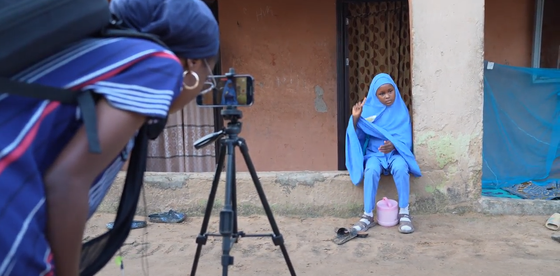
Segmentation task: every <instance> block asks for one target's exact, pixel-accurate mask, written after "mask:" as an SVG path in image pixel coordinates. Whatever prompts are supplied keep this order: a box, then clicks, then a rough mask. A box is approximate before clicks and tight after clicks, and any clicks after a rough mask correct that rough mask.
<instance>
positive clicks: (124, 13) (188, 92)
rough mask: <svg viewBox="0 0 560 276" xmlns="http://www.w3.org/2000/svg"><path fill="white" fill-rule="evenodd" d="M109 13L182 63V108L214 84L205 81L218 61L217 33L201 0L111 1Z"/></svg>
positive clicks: (218, 36) (215, 25)
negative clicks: (158, 43)
mask: <svg viewBox="0 0 560 276" xmlns="http://www.w3.org/2000/svg"><path fill="white" fill-rule="evenodd" d="M110 7H111V12H112V13H113V14H115V15H116V16H117V17H118V18H119V19H120V20H122V22H123V24H124V25H125V26H127V27H129V28H133V29H136V30H138V31H140V32H143V33H150V34H154V35H156V36H158V37H159V38H160V39H161V40H162V41H163V42H164V43H165V44H166V45H167V46H168V47H169V49H170V50H171V51H172V52H173V53H175V55H177V56H178V57H179V59H180V60H181V63H182V64H183V68H184V69H185V73H184V75H183V84H184V85H183V91H182V93H181V95H180V96H179V98H178V99H176V100H175V102H174V104H173V105H174V106H177V107H179V108H180V107H182V106H184V105H185V104H187V103H188V102H190V101H191V100H192V99H193V98H194V97H196V95H198V94H199V93H201V92H208V91H209V90H211V89H212V86H214V85H215V84H214V83H213V82H212V81H210V80H208V77H209V76H211V75H212V70H213V69H214V66H215V65H216V62H217V59H218V51H219V47H220V33H219V30H218V23H217V21H216V18H215V17H214V15H213V14H212V11H211V10H210V8H209V7H208V6H207V5H206V4H205V3H204V2H202V1H201V0H112V1H111V5H110Z"/></svg>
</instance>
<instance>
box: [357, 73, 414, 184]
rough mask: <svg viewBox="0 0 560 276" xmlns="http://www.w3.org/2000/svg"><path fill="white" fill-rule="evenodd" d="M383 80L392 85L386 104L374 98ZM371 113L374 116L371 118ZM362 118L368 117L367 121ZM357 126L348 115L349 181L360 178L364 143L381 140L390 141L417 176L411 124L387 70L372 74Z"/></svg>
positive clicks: (376, 143) (382, 157)
mask: <svg viewBox="0 0 560 276" xmlns="http://www.w3.org/2000/svg"><path fill="white" fill-rule="evenodd" d="M384 84H391V85H392V86H393V87H394V89H395V101H394V102H393V104H392V105H391V106H386V105H384V104H383V103H381V102H380V101H379V99H378V98H377V96H376V94H377V90H378V89H379V87H381V86H382V85H384ZM373 116H375V119H373ZM366 119H369V120H372V119H373V122H370V121H368V120H366ZM357 126H358V130H356V129H354V123H353V120H352V117H350V121H349V123H348V127H347V129H346V168H347V169H348V172H349V173H350V179H351V180H352V183H354V184H358V183H360V181H362V177H363V172H364V161H365V158H364V157H365V154H366V150H367V143H372V144H373V145H374V146H375V149H377V148H378V147H379V146H380V145H382V144H383V142H384V141H387V140H389V141H391V143H393V145H394V147H395V150H396V151H397V152H398V154H399V155H401V156H402V157H403V158H404V160H405V161H406V163H407V164H408V167H409V171H410V173H411V174H412V175H414V176H416V177H420V176H421V175H422V174H421V172H420V167H419V166H418V163H417V162H416V158H415V157H414V154H413V153H412V127H411V123H410V115H409V113H408V109H407V108H406V104H405V103H404V101H403V100H402V98H401V94H400V91H399V88H398V87H397V85H396V84H395V82H394V81H393V79H392V78H391V76H389V75H388V74H385V73H381V74H378V75H376V76H375V77H374V78H373V80H372V82H371V85H370V86H369V92H368V95H367V98H366V102H365V104H364V106H363V109H362V116H361V117H360V119H359V120H358V124H357ZM393 154H394V151H393V152H390V153H388V154H384V153H382V152H379V151H375V152H373V153H371V154H370V155H369V156H368V158H375V157H377V158H379V159H380V160H383V161H384V160H386V159H388V158H390V157H391V156H392V155H393Z"/></svg>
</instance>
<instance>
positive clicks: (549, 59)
mask: <svg viewBox="0 0 560 276" xmlns="http://www.w3.org/2000/svg"><path fill="white" fill-rule="evenodd" d="M535 3H536V7H535V29H534V36H533V56H532V59H531V66H532V67H533V68H555V69H560V17H557V14H556V13H557V11H559V10H560V1H557V0H548V1H547V0H535ZM534 80H535V82H550V81H554V82H558V81H559V80H557V79H554V80H547V79H544V78H542V77H538V76H535V79H534Z"/></svg>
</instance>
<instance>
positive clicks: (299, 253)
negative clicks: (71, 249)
mask: <svg viewBox="0 0 560 276" xmlns="http://www.w3.org/2000/svg"><path fill="white" fill-rule="evenodd" d="M112 219H113V215H107V214H96V215H95V217H94V218H92V220H91V221H90V223H89V225H88V229H87V231H86V235H85V238H87V237H94V236H95V235H97V234H100V233H102V232H104V231H105V224H106V223H107V222H110V221H112ZM546 219H547V217H541V216H529V217H524V216H502V217H489V216H485V215H481V214H465V215H453V214H440V215H422V216H420V215H418V216H415V218H414V222H415V226H416V232H415V233H414V234H411V235H403V234H399V233H398V231H397V228H396V227H392V228H385V227H381V226H376V227H374V228H372V229H370V230H369V231H368V232H369V237H367V238H365V239H354V240H351V241H349V242H348V243H346V244H344V245H336V244H334V243H333V242H332V241H331V239H332V238H333V236H334V231H333V229H334V228H335V227H339V226H348V225H349V224H351V223H352V222H354V220H355V219H341V218H313V219H299V218H288V217H276V220H277V223H278V225H279V227H280V231H281V233H282V234H283V235H284V237H285V244H286V247H287V249H288V254H289V256H290V258H291V260H292V262H293V265H294V267H295V270H296V272H297V275H383V276H389V275H429V276H438V275H446V276H449V275H469V276H471V275H558V273H559V272H560V243H558V242H555V241H553V240H552V239H551V238H550V237H551V235H552V234H553V233H554V232H553V231H550V230H548V229H546V228H545V227H544V223H545V221H546ZM201 221H202V219H201V218H189V219H188V220H187V221H186V222H184V223H181V224H173V225H171V224H149V225H148V227H147V228H144V229H135V230H132V233H131V235H130V237H129V239H128V241H127V243H126V245H125V246H124V247H123V248H122V254H123V260H124V265H125V270H124V275H134V276H139V275H148V274H149V275H159V276H175V275H177V276H179V275H181V276H185V275H190V270H191V265H192V262H193V256H194V253H195V250H196V243H195V237H196V236H197V234H198V232H199V231H200V224H201ZM239 225H240V229H241V230H243V231H245V233H249V234H255V233H270V231H271V230H270V226H269V224H268V221H267V220H266V217H262V216H251V217H241V218H239ZM217 227H218V217H217V216H214V217H212V220H211V223H210V226H209V231H217ZM221 247H222V241H221V237H211V238H209V240H208V243H207V244H206V245H205V246H203V251H202V256H201V260H200V263H199V265H198V272H197V275H201V276H207V275H208V276H209V275H222V274H221V273H222V267H221V264H220V256H221V253H222V252H221ZM232 255H233V256H234V258H235V259H234V265H233V266H230V267H229V275H246V276H249V275H259V276H260V275H289V272H288V269H287V267H286V263H285V261H284V259H283V257H282V254H281V251H280V250H279V248H278V247H275V246H274V245H273V243H272V240H271V239H270V238H248V237H246V238H244V239H241V240H240V241H239V243H237V244H235V245H234V247H233V250H232ZM146 262H147V263H148V268H147V269H148V272H147V273H144V272H143V270H142V264H143V263H144V264H146ZM98 275H101V276H113V275H115V276H118V275H121V272H120V271H119V269H118V267H117V265H116V264H115V262H111V263H109V264H108V265H107V266H106V267H105V268H104V270H102V272H101V273H99V274H98Z"/></svg>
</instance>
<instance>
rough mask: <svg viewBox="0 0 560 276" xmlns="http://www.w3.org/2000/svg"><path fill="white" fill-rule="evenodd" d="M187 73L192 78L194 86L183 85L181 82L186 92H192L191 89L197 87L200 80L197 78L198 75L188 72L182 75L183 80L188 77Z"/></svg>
mask: <svg viewBox="0 0 560 276" xmlns="http://www.w3.org/2000/svg"><path fill="white" fill-rule="evenodd" d="M189 73H190V74H191V75H192V76H193V77H194V80H195V82H194V85H192V86H188V85H186V84H185V81H184V80H183V88H185V89H187V90H193V89H195V88H197V87H198V83H199V82H200V78H199V77H198V74H197V73H196V72H189V71H187V72H185V73H183V78H185V76H186V75H188V74H189Z"/></svg>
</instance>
